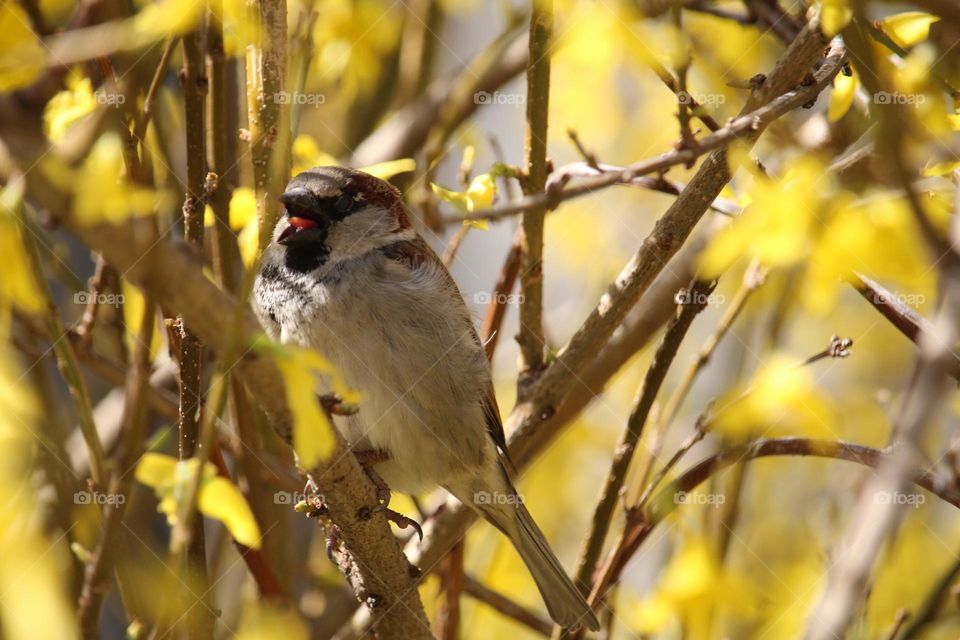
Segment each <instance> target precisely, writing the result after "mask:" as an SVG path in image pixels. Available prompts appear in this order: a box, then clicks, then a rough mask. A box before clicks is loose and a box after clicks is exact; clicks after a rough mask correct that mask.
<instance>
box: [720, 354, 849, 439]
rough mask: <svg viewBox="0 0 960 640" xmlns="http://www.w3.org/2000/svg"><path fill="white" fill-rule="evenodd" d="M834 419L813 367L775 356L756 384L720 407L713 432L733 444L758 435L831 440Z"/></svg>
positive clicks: (742, 390) (739, 392) (759, 374)
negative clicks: (804, 436) (805, 436)
mask: <svg viewBox="0 0 960 640" xmlns="http://www.w3.org/2000/svg"><path fill="white" fill-rule="evenodd" d="M831 423H832V415H831V411H830V408H829V406H828V404H827V402H826V400H825V399H824V398H823V396H822V394H821V393H820V392H819V391H818V390H817V388H816V381H815V380H814V377H813V373H812V371H811V369H810V368H809V367H805V366H797V364H796V361H795V360H793V359H791V358H789V357H787V356H784V355H775V356H773V357H772V358H771V359H770V361H769V362H767V363H765V364H764V365H763V366H762V367H761V368H760V370H759V371H758V372H757V374H756V376H755V377H754V379H753V382H752V384H750V385H749V386H747V387H746V388H741V389H737V390H735V391H734V392H733V393H731V394H729V395H728V396H726V398H724V399H723V400H721V401H720V402H719V403H718V404H717V414H716V418H715V419H714V420H713V422H712V423H711V431H713V432H715V433H718V434H722V435H724V436H726V437H728V438H730V439H732V440H745V439H747V438H750V437H753V436H756V435H771V436H779V435H810V436H815V437H828V436H830V435H832V434H833V430H832V429H831V428H830V424H831Z"/></svg>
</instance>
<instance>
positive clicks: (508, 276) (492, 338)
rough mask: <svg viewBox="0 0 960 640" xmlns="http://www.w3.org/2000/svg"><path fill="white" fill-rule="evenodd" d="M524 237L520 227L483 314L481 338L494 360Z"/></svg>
mask: <svg viewBox="0 0 960 640" xmlns="http://www.w3.org/2000/svg"><path fill="white" fill-rule="evenodd" d="M522 239H523V230H522V229H519V228H518V229H517V231H516V233H514V236H513V243H512V244H511V245H510V250H509V251H508V252H507V257H506V258H505V259H504V261H503V266H502V267H500V275H498V276H497V282H496V284H495V285H494V287H493V296H492V297H491V298H490V302H488V303H487V311H486V313H485V314H484V316H483V324H482V325H481V326H480V339H481V340H482V341H483V350H484V352H485V353H486V354H487V360H493V352H494V351H495V350H496V348H497V342H498V340H499V339H500V327H501V326H502V325H503V319H504V317H505V316H506V315H507V301H508V300H509V299H510V292H511V291H513V286H514V284H515V283H516V281H517V274H518V273H519V272H520V254H521V252H522V247H521V242H522Z"/></svg>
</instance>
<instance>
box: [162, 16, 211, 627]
mask: <svg viewBox="0 0 960 640" xmlns="http://www.w3.org/2000/svg"><path fill="white" fill-rule="evenodd" d="M202 37H203V36H202V32H201V31H199V30H198V31H196V32H194V33H189V34H187V35H185V36H184V37H183V38H182V42H183V70H182V71H181V76H180V79H181V83H182V85H183V107H184V122H185V126H184V133H185V135H186V149H187V184H186V187H187V193H186V196H185V198H184V201H183V236H184V239H185V240H186V242H187V244H189V245H190V246H191V247H193V248H194V250H196V251H197V252H198V253H202V251H203V212H204V204H205V201H206V197H205V196H206V193H205V188H204V183H205V181H206V173H207V156H206V150H207V145H206V140H207V127H206V118H205V117H204V115H205V112H206V104H205V101H206V96H207V77H206V73H205V70H204V52H203V50H202V48H201V47H202V43H203V40H202ZM177 328H178V330H179V334H180V336H179V337H180V341H179V345H178V346H179V354H178V357H177V360H178V362H179V365H180V416H179V420H178V431H179V447H178V451H179V457H180V459H181V460H186V459H188V458H192V457H193V456H194V455H195V454H197V453H198V449H199V443H198V438H199V431H200V405H201V396H202V395H203V389H202V388H201V382H200V378H201V375H202V372H201V362H202V355H201V345H200V340H199V338H197V336H196V334H194V332H193V331H192V330H191V329H190V328H188V326H187V324H186V322H185V321H184V318H183V316H178V317H177ZM148 344H149V343H148ZM203 455H204V457H205V455H206V452H205V451H204V452H203ZM202 466H203V463H202V462H201V464H200V467H201V468H202ZM197 473H198V475H199V473H200V470H199V469H198V472H197ZM189 516H190V517H189V520H188V521H184V522H182V523H178V526H176V527H175V528H174V532H173V535H171V536H170V545H171V550H174V552H176V551H180V552H182V554H183V560H182V561H183V563H184V568H185V570H186V572H187V575H188V576H189V579H192V580H196V581H197V582H198V583H199V585H200V589H199V592H200V593H205V592H206V591H207V586H206V585H207V582H208V579H207V552H206V544H205V541H204V535H203V516H202V515H200V513H199V512H192V513H190V514H189ZM178 548H179V549H178ZM191 596H193V594H192V593H189V591H187V590H185V592H184V593H183V594H182V596H181V597H182V598H184V600H185V602H184V603H183V605H184V609H185V610H186V612H187V615H186V624H187V637H188V638H212V637H213V626H214V622H213V617H212V616H211V615H210V607H209V605H208V603H207V602H205V601H204V600H205V599H204V598H200V602H199V605H200V606H197V604H198V603H197V602H194V601H192V600H193V597H195V596H193V597H191Z"/></svg>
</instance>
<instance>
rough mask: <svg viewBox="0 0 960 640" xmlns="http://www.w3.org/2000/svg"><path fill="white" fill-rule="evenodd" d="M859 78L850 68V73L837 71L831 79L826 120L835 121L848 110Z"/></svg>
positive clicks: (855, 92) (855, 93)
mask: <svg viewBox="0 0 960 640" xmlns="http://www.w3.org/2000/svg"><path fill="white" fill-rule="evenodd" d="M859 86H860V79H859V78H858V77H857V74H856V72H855V71H853V70H852V69H851V71H850V75H849V76H848V75H847V74H845V73H838V74H837V75H836V77H834V79H833V92H832V93H831V94H830V106H829V107H828V109H827V120H829V121H830V122H836V121H837V120H839V119H840V118H842V117H843V116H844V115H846V113H847V111H849V110H850V106H851V105H852V104H853V98H854V96H856V95H857V88H858V87H859Z"/></svg>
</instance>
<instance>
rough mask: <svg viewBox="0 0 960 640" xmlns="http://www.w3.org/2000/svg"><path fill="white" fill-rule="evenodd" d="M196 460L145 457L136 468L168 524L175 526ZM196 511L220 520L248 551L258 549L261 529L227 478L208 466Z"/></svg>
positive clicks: (157, 455) (204, 470)
mask: <svg viewBox="0 0 960 640" xmlns="http://www.w3.org/2000/svg"><path fill="white" fill-rule="evenodd" d="M198 463H199V461H198V460H197V459H196V458H190V459H189V460H177V459H176V458H173V457H171V456H167V455H163V454H160V453H145V454H144V455H143V457H142V458H141V459H140V462H139V464H137V470H136V478H137V480H139V481H140V482H142V483H143V484H145V485H147V486H148V487H151V488H152V489H153V490H154V492H155V493H156V494H157V497H158V498H159V499H160V504H159V507H158V508H159V510H160V511H161V512H163V513H164V514H166V516H167V522H168V523H169V524H170V525H171V526H174V525H175V524H176V523H177V518H178V517H179V513H180V509H181V507H182V505H181V502H182V501H183V500H184V499H185V494H186V491H187V488H188V487H189V486H190V483H191V482H193V478H195V477H196V473H197V464H198ZM197 509H199V511H200V513H202V514H204V515H205V516H208V517H210V518H213V519H215V520H219V521H220V522H222V523H223V524H224V526H225V527H226V528H227V531H229V532H230V535H232V536H233V538H234V539H235V540H236V541H237V542H239V543H240V544H242V545H245V546H247V547H250V548H251V549H259V548H260V538H261V535H260V527H259V526H257V521H256V519H255V518H254V517H253V512H252V511H251V510H250V505H248V504H247V501H246V499H245V498H244V497H243V494H242V493H240V489H238V488H237V487H236V485H234V484H233V483H232V482H230V481H229V480H227V479H226V478H224V477H222V476H219V475H217V468H216V467H215V466H213V465H212V464H211V463H209V462H208V463H206V464H205V465H204V467H203V478H202V480H201V481H200V489H199V493H198V494H197Z"/></svg>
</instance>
